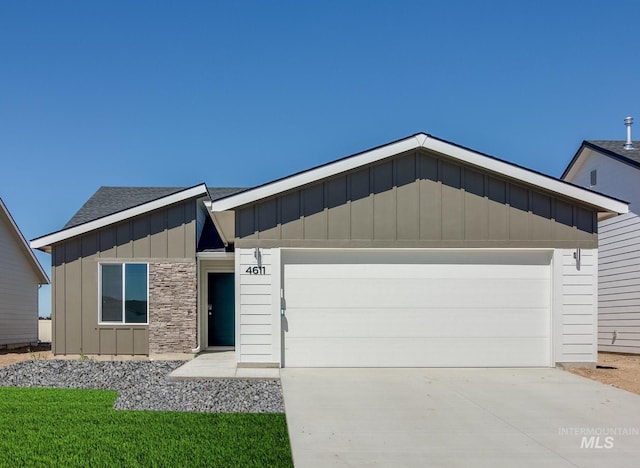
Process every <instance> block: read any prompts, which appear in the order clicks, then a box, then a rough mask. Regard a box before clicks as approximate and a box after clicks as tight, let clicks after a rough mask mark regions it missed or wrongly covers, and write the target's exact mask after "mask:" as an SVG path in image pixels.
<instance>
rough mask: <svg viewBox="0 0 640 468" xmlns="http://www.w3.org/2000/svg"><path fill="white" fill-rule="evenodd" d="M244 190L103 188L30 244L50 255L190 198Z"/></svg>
mask: <svg viewBox="0 0 640 468" xmlns="http://www.w3.org/2000/svg"><path fill="white" fill-rule="evenodd" d="M240 190H244V189H243V188H234V187H219V188H210V189H209V188H207V186H206V185H205V184H199V185H195V186H193V187H100V188H99V189H98V191H97V192H96V193H94V194H93V196H92V197H91V198H89V200H87V202H86V203H85V204H84V205H82V207H81V208H80V209H79V210H78V212H77V213H76V214H75V215H73V216H72V217H71V219H70V220H69V221H68V222H67V224H65V226H64V227H63V228H62V229H61V230H60V231H56V232H53V233H51V234H47V235H45V236H42V237H38V238H36V239H33V240H32V241H31V247H33V248H34V249H39V250H42V251H44V252H51V245H52V244H55V243H56V242H61V241H63V240H66V239H69V238H71V237H75V236H78V235H81V234H84V233H87V232H89V231H93V230H95V229H100V228H102V227H105V226H108V225H110V224H113V223H117V222H120V221H123V220H125V219H128V218H131V217H134V216H138V215H141V214H144V213H148V212H150V211H153V210H157V209H159V208H162V207H165V206H168V205H171V204H173V203H178V202H181V201H184V200H188V199H190V198H197V197H203V196H205V197H209V199H211V200H215V199H217V198H220V197H223V196H227V195H229V194H232V193H235V192H238V191H240Z"/></svg>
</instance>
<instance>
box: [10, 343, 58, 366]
mask: <svg viewBox="0 0 640 468" xmlns="http://www.w3.org/2000/svg"><path fill="white" fill-rule="evenodd" d="M36 359H53V353H52V352H51V346H50V345H39V346H26V347H24V348H14V349H6V348H5V349H0V367H2V366H9V365H11V364H15V363H16V362H22V361H29V360H36Z"/></svg>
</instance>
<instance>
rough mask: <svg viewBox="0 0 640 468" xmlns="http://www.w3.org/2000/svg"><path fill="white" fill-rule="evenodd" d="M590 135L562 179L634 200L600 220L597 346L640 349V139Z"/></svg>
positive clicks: (610, 348)
mask: <svg viewBox="0 0 640 468" xmlns="http://www.w3.org/2000/svg"><path fill="white" fill-rule="evenodd" d="M626 144H627V142H625V141H622V140H620V141H610V140H589V141H584V142H582V145H581V146H580V149H578V151H577V153H576V154H575V156H574V157H573V159H572V160H571V162H570V163H569V165H568V166H567V168H566V170H565V171H564V174H562V179H563V180H566V181H568V182H571V183H573V184H576V185H580V186H582V187H587V188H589V189H590V190H594V191H596V192H599V193H604V194H607V195H610V196H613V197H616V198H619V199H622V200H626V201H628V202H629V213H627V214H624V215H622V216H618V217H615V218H611V219H607V220H602V221H600V222H599V225H598V230H599V233H600V235H599V242H598V256H599V261H598V265H599V268H598V277H599V278H598V347H599V349H600V350H601V351H613V352H621V353H640V216H639V214H640V142H632V143H631V146H632V147H631V148H625V145H626Z"/></svg>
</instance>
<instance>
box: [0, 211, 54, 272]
mask: <svg viewBox="0 0 640 468" xmlns="http://www.w3.org/2000/svg"><path fill="white" fill-rule="evenodd" d="M0 209H1V210H0V211H2V212H3V213H4V215H5V217H6V219H7V220H8V221H9V224H10V225H11V227H12V228H13V230H14V231H15V233H16V235H17V236H18V239H20V243H21V245H22V247H24V250H25V251H26V252H27V254H28V255H29V257H30V259H31V262H32V263H33V265H34V266H35V267H36V270H37V271H38V273H40V280H42V282H41V283H38V284H50V283H51V281H50V280H49V276H48V275H47V273H45V271H44V269H43V268H42V265H40V262H39V261H38V259H37V258H36V256H35V254H34V253H33V250H31V247H29V244H28V243H27V239H25V238H24V236H23V235H22V231H21V230H20V228H19V227H18V225H17V224H16V221H15V220H14V219H13V216H11V213H10V212H9V208H7V205H5V204H4V201H2V198H0Z"/></svg>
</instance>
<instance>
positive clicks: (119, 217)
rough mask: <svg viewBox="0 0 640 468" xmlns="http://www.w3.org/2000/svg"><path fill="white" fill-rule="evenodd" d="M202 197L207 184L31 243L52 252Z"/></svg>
mask: <svg viewBox="0 0 640 468" xmlns="http://www.w3.org/2000/svg"><path fill="white" fill-rule="evenodd" d="M202 195H208V191H207V186H206V185H205V184H200V185H196V186H195V187H191V188H188V189H186V190H182V191H180V192H177V193H174V194H171V195H167V196H166V197H162V198H158V199H156V200H152V201H150V202H147V203H143V204H141V205H138V206H134V207H133V208H129V209H126V210H123V211H119V212H117V213H113V214H110V215H107V216H104V217H102V218H98V219H95V220H93V221H89V222H87V223H84V224H80V225H78V226H74V227H71V228H69V229H63V230H62V231H58V232H54V233H53V234H48V235H46V236H43V237H39V238H37V239H33V240H32V241H31V247H32V248H34V249H40V250H43V251H45V252H47V251H50V250H51V249H50V247H51V245H52V244H55V243H56V242H61V241H63V240H66V239H70V238H71V237H75V236H79V235H82V234H85V233H87V232H90V231H93V230H95V229H100V228H103V227H105V226H108V225H110V224H114V223H118V222H120V221H124V220H126V219H128V218H132V217H134V216H138V215H141V214H144V213H148V212H150V211H153V210H157V209H159V208H163V207H165V206H168V205H171V204H173V203H178V202H181V201H184V200H188V199H189V198H194V197H198V196H202Z"/></svg>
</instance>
